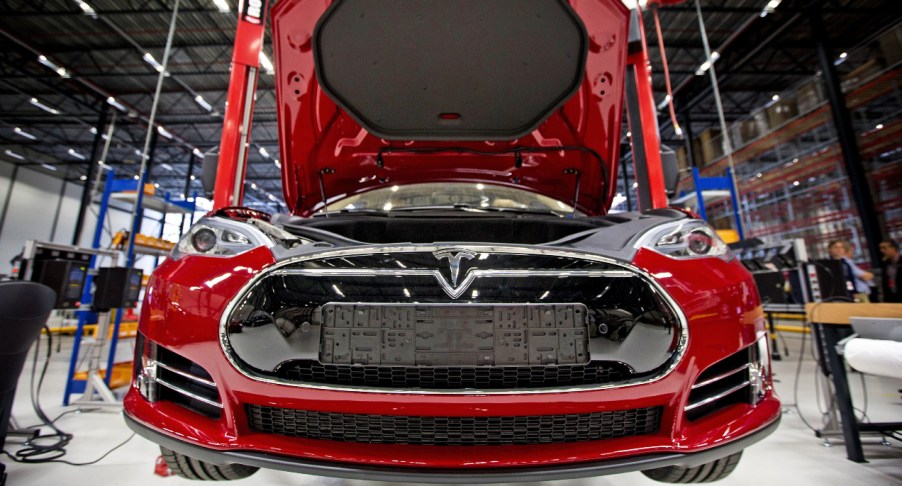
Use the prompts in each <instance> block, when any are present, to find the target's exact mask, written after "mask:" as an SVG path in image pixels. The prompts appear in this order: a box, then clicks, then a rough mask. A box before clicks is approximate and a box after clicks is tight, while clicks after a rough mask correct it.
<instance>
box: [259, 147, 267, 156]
mask: <svg viewBox="0 0 902 486" xmlns="http://www.w3.org/2000/svg"><path fill="white" fill-rule="evenodd" d="M257 151H258V152H260V155H262V156H264V157H266V158H267V159H268V158H269V152H267V150H266V147H260V148H259V149H257Z"/></svg>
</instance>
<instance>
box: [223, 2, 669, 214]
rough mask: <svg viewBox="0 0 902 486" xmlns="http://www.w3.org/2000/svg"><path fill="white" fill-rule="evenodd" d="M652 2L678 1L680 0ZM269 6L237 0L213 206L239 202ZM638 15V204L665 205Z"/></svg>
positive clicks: (634, 118)
mask: <svg viewBox="0 0 902 486" xmlns="http://www.w3.org/2000/svg"><path fill="white" fill-rule="evenodd" d="M657 1H659V2H663V3H679V2H680V1H682V0H657ZM268 4H269V2H268V0H241V1H240V3H239V7H238V12H239V16H238V28H237V32H236V34H235V46H234V52H233V55H232V73H231V77H230V79H229V93H228V98H227V104H226V109H225V121H224V122H223V125H222V139H221V142H220V149H219V163H218V168H217V172H216V185H215V188H214V191H213V208H214V209H220V208H224V207H229V206H240V205H241V204H242V200H243V196H244V178H245V171H246V169H247V156H248V148H249V139H250V133H251V120H252V118H253V112H254V93H255V92H256V89H257V79H258V77H259V71H260V52H262V49H263V34H264V30H265V24H266V21H265V14H266V12H267V9H268V6H269V5H268ZM638 15H639V13H638V11H636V10H634V11H633V14H632V15H631V23H630V43H629V54H628V56H627V73H626V75H627V82H626V90H627V107H628V117H629V122H630V127H631V132H632V137H631V143H632V149H633V150H632V152H633V161H634V168H635V173H636V180H637V181H638V180H647V181H648V184H647V185H643V184H640V185H639V189H640V190H639V204H640V208H642V209H650V208H661V207H666V206H667V204H668V201H667V194H666V190H665V187H664V171H663V168H662V165H661V146H660V135H659V133H658V120H657V111H656V109H655V104H654V96H653V94H652V85H651V63H650V62H649V59H648V50H647V47H646V43H645V29H644V28H643V26H642V22H640V21H639V16H638ZM637 128H638V129H637Z"/></svg>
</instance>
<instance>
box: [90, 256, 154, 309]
mask: <svg viewBox="0 0 902 486" xmlns="http://www.w3.org/2000/svg"><path fill="white" fill-rule="evenodd" d="M143 277H144V272H143V271H142V270H140V269H137V268H125V267H103V268H99V269H97V277H95V279H94V283H95V285H96V287H95V289H94V304H93V307H94V309H95V310H98V311H104V310H109V309H114V308H122V309H124V308H129V307H134V306H135V304H136V303H137V302H138V298H139V295H140V293H141V279H142V278H143Z"/></svg>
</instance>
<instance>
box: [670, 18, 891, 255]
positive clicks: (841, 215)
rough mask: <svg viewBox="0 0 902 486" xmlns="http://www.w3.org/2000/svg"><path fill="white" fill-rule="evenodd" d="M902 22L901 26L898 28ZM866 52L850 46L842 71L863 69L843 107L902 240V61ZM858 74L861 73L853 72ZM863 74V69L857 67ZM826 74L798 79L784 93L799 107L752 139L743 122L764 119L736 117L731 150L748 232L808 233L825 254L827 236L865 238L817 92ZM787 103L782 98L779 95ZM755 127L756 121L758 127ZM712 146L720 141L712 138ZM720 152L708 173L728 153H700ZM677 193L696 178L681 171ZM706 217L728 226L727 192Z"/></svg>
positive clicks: (859, 241) (860, 244)
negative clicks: (880, 65) (883, 64)
mask: <svg viewBox="0 0 902 486" xmlns="http://www.w3.org/2000/svg"><path fill="white" fill-rule="evenodd" d="M896 29H902V26H899V27H896ZM865 51H866V49H862V50H861V51H860V52H850V53H849V56H848V59H847V60H846V64H847V65H846V66H843V67H844V68H845V69H850V68H856V64H855V62H856V61H853V59H857V60H858V61H864V62H861V63H860V65H857V68H856V69H854V70H853V71H852V73H849V75H847V78H848V82H847V83H844V84H845V86H844V91H845V92H846V105H847V108H848V109H849V111H850V113H851V115H852V118H853V124H854V126H855V129H856V132H857V133H858V144H859V151H860V156H861V159H862V161H863V162H864V164H865V169H866V174H867V178H868V181H869V183H870V186H871V187H870V189H871V192H872V194H873V196H874V200H875V208H874V210H875V211H876V212H877V213H878V215H879V216H880V217H881V223H882V224H883V225H884V226H885V228H886V231H887V232H888V233H889V234H890V235H891V236H892V237H894V238H897V239H899V238H900V237H902V63H899V62H896V63H895V64H893V65H891V66H889V67H887V68H886V69H884V70H882V71H878V70H877V69H876V68H875V65H874V63H873V62H872V61H871V60H870V59H865V56H867V53H866V52H865ZM853 73H854V74H855V75H854V76H853V75H852V74H853ZM860 73H865V74H860ZM819 83H820V78H819V77H814V78H813V79H812V80H808V81H807V82H805V83H803V84H801V85H799V87H798V89H797V90H795V91H793V92H788V93H780V99H781V100H802V99H803V98H804V100H805V103H804V104H805V108H807V110H803V109H801V108H800V106H801V105H802V104H803V103H802V102H801V101H799V104H798V106H796V107H794V108H793V110H797V111H798V112H799V113H798V114H797V116H794V117H792V118H790V119H786V120H783V121H782V122H781V123H779V124H774V125H773V127H772V128H770V129H769V130H759V132H758V133H757V136H755V137H742V135H746V134H748V133H749V132H754V130H748V131H743V130H740V129H739V128H740V127H741V128H743V129H744V128H745V126H743V124H746V123H749V124H751V123H755V124H756V125H755V127H757V128H756V129H760V128H761V127H762V126H763V123H762V122H761V120H760V118H761V117H762V115H763V114H764V113H765V111H766V110H767V109H768V107H765V108H764V109H762V110H761V111H760V112H758V114H757V115H755V116H756V117H757V118H755V117H750V118H749V119H747V120H740V121H738V122H736V123H735V124H734V129H733V130H731V131H730V136H731V137H733V138H734V139H738V138H745V140H735V143H734V145H735V146H736V147H737V148H736V149H735V151H734V154H733V160H734V167H735V170H736V174H737V182H738V185H739V196H740V201H741V204H742V205H743V207H744V209H745V211H746V212H747V214H748V216H749V218H748V219H749V220H750V226H751V227H750V228H748V229H747V230H746V237H758V238H762V239H767V240H784V239H790V238H804V239H805V241H806V244H807V245H808V248H809V252H810V253H811V254H812V256H814V257H815V258H817V257H823V256H826V250H827V248H826V246H827V242H828V241H830V240H831V239H837V238H843V239H848V240H850V241H852V242H853V244H854V245H855V247H856V249H857V250H858V251H859V252H863V250H864V247H865V245H864V240H863V236H862V230H861V226H860V221H859V218H858V214H857V210H856V209H855V207H854V204H852V199H851V198H852V196H851V193H850V190H849V187H848V184H849V183H848V178H847V176H846V172H845V167H844V165H843V158H842V153H841V150H840V148H839V144H838V141H837V138H836V134H835V132H834V130H833V124H832V117H831V114H830V106H829V105H828V104H827V103H826V102H824V101H823V99H824V97H823V96H820V95H819V93H821V92H822V89H821V88H820V84H819ZM781 102H782V101H781ZM755 127H752V128H755ZM704 142H705V143H709V144H711V146H714V147H715V148H716V147H717V146H719V144H720V143H721V140H720V139H719V138H715V139H713V140H712V139H710V138H708V139H706V140H704ZM701 151H702V152H704V153H705V154H706V155H712V154H713V155H714V156H712V157H710V158H709V159H708V162H709V163H708V164H707V165H705V166H704V167H703V168H701V173H702V174H703V175H706V176H712V175H721V174H723V173H724V172H725V171H726V167H727V160H726V157H724V156H722V155H719V154H717V150H715V149H712V147H708V149H707V150H704V149H703V150H701ZM680 190H681V191H683V192H684V193H687V194H688V193H689V192H691V191H692V190H693V188H692V178H691V177H683V178H682V179H681V181H680ZM707 213H708V215H709V221H711V223H712V224H714V225H715V226H717V227H723V226H726V227H729V226H730V225H731V222H732V220H731V216H732V208H731V207H730V203H729V199H728V198H720V199H717V200H714V201H711V202H709V203H708V204H707Z"/></svg>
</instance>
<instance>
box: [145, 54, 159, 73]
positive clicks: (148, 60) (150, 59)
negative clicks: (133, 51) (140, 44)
mask: <svg viewBox="0 0 902 486" xmlns="http://www.w3.org/2000/svg"><path fill="white" fill-rule="evenodd" d="M143 59H144V62H146V63H147V64H150V65H151V66H153V68H154V69H156V70H157V72H158V73H162V72H163V65H162V64H160V63H159V62H157V60H156V59H154V58H153V56H152V55H151V54H150V53H149V52H145V53H144V58H143Z"/></svg>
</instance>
